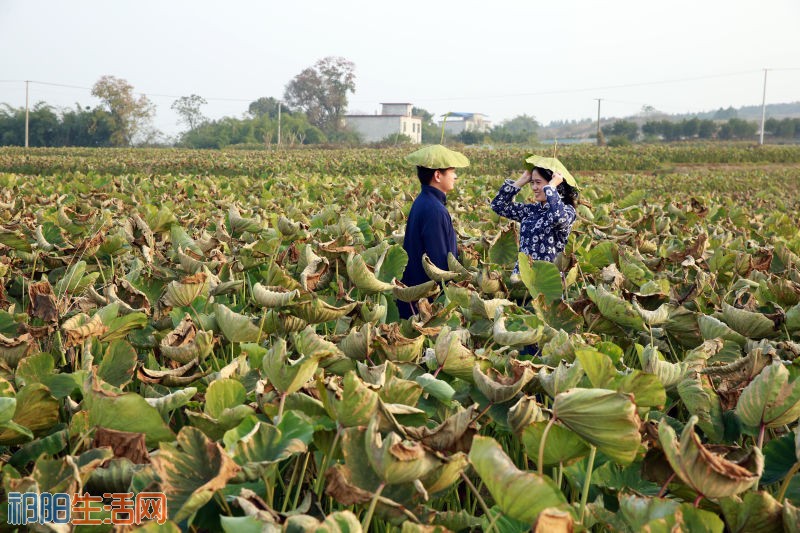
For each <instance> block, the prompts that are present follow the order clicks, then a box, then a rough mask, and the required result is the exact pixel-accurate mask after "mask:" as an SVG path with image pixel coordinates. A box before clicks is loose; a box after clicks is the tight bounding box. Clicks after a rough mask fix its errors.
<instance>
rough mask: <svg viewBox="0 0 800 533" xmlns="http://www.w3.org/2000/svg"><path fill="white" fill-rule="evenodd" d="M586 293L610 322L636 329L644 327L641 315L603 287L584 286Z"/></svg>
mask: <svg viewBox="0 0 800 533" xmlns="http://www.w3.org/2000/svg"><path fill="white" fill-rule="evenodd" d="M586 294H587V295H588V296H589V299H590V300H592V301H593V302H594V303H595V305H596V306H597V309H598V310H599V311H600V314H601V315H603V316H604V317H606V318H608V319H609V320H611V321H612V322H614V323H616V324H619V325H620V326H623V327H627V328H633V329H637V330H638V329H643V328H644V321H643V320H642V317H641V316H640V315H639V313H637V312H636V310H635V309H634V308H633V306H632V305H631V304H630V303H629V302H627V301H626V300H623V299H622V298H620V297H619V296H616V295H614V294H612V293H610V292H608V291H607V290H605V289H604V288H603V287H597V288H595V287H592V286H589V287H587V288H586Z"/></svg>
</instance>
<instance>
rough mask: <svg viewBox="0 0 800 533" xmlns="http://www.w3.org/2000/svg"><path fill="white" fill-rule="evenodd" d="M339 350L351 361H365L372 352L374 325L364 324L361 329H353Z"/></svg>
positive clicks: (341, 343) (342, 341) (341, 342)
mask: <svg viewBox="0 0 800 533" xmlns="http://www.w3.org/2000/svg"><path fill="white" fill-rule="evenodd" d="M339 349H340V350H341V351H342V352H344V354H345V355H346V356H347V357H349V358H350V359H356V360H358V361H363V360H364V359H366V358H367V357H369V356H370V353H371V352H372V325H371V324H364V325H363V326H361V328H360V329H357V328H352V329H351V330H350V333H348V334H347V336H346V337H345V338H343V339H342V340H341V341H340V342H339Z"/></svg>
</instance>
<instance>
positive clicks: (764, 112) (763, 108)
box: [758, 68, 769, 145]
mask: <svg viewBox="0 0 800 533" xmlns="http://www.w3.org/2000/svg"><path fill="white" fill-rule="evenodd" d="M768 70H769V69H766V68H765V69H764V93H763V94H762V95H761V134H760V135H759V136H758V144H759V145H762V144H764V120H765V119H766V117H767V71H768Z"/></svg>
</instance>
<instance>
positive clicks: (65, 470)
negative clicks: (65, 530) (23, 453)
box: [31, 447, 114, 493]
mask: <svg viewBox="0 0 800 533" xmlns="http://www.w3.org/2000/svg"><path fill="white" fill-rule="evenodd" d="M113 456H114V452H113V451H112V450H111V449H109V448H105V447H104V448H94V449H91V450H87V451H85V452H83V453H82V454H80V455H79V456H77V457H75V456H67V457H60V458H56V459H51V458H49V457H40V458H38V459H37V460H36V465H35V466H34V468H33V472H32V473H31V478H33V479H34V480H35V481H36V484H37V485H38V486H39V487H40V490H43V491H45V492H67V493H74V492H73V491H75V490H77V489H78V487H80V486H83V485H85V484H86V483H87V482H88V481H89V476H91V474H92V472H94V471H95V470H96V469H97V468H98V467H99V466H100V465H101V464H102V463H103V462H104V461H106V460H108V459H111V458H112V457H113Z"/></svg>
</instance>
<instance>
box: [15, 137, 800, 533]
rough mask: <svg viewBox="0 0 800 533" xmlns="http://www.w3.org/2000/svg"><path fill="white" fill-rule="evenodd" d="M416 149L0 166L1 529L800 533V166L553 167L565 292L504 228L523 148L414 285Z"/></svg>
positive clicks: (765, 153) (486, 163) (746, 151)
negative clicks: (119, 497)
mask: <svg viewBox="0 0 800 533" xmlns="http://www.w3.org/2000/svg"><path fill="white" fill-rule="evenodd" d="M543 150H544V151H549V150H552V148H545V149H543ZM408 151H410V150H400V149H386V150H367V149H354V150H287V151H271V152H269V151H264V152H237V151H225V152H206V151H196V152H193V151H180V150H145V149H142V150H112V149H105V150H102V149H98V150H89V149H57V150H55V149H53V150H47V149H42V150H36V149H34V150H29V151H24V150H22V149H2V150H0V464H1V465H2V491H3V492H2V493H3V497H2V504H0V513H6V511H7V510H6V507H7V506H6V503H5V502H6V500H7V495H8V494H9V493H12V492H18V493H25V492H33V493H37V492H41V493H44V492H50V493H58V492H66V493H68V494H84V493H89V494H93V495H100V496H102V495H103V494H107V493H134V494H136V493H141V492H163V493H165V494H166V498H167V508H168V521H167V522H166V523H164V524H161V525H159V524H157V523H156V522H148V523H145V524H143V528H144V530H147V529H150V530H153V531H155V530H159V531H160V530H166V531H223V530H224V531H235V532H237V533H240V532H250V531H283V530H285V531H330V532H337V531H351V532H352V531H366V530H371V531H378V532H380V531H403V532H406V531H408V532H416V531H470V530H471V531H502V532H516V531H527V530H530V529H531V528H532V527H534V528H536V529H535V530H536V531H548V532H549V531H584V530H591V531H621V532H634V531H693V532H694V531H700V532H706V531H707V532H722V531H723V530H726V531H732V532H740V531H742V532H743V531H747V532H757V531H764V532H767V531H769V532H773V531H778V532H780V531H786V532H796V531H798V530H800V510H799V509H800V473H798V471H799V470H800V429H798V427H799V426H798V418H800V358H798V356H800V233H799V232H798V225H799V224H800V221H799V217H798V212H800V148H798V147H762V148H758V147H752V146H746V145H716V144H715V145H675V146H666V147H665V146H652V147H647V146H645V147H635V148H619V149H606V148H597V147H585V146H582V147H568V148H566V149H562V150H559V154H558V155H559V157H560V158H561V160H562V161H563V162H564V163H565V164H566V165H567V167H568V168H569V169H570V170H571V171H573V174H574V175H575V176H576V178H577V179H578V182H579V184H580V185H581V198H580V201H581V203H580V205H579V207H578V210H577V211H578V221H577V222H576V225H575V227H574V229H573V232H572V235H571V236H570V240H569V243H568V246H567V250H566V251H565V253H564V254H562V255H560V256H559V257H558V258H557V260H556V261H555V263H548V262H540V261H529V260H528V259H527V258H526V257H525V256H524V255H523V256H521V257H520V256H518V254H517V227H516V223H513V222H510V221H508V220H507V219H501V218H499V217H498V216H497V215H495V214H494V213H493V212H492V211H491V209H490V208H489V201H490V200H491V198H492V197H493V196H494V195H495V193H496V191H497V189H498V188H499V186H500V184H501V183H502V182H503V180H504V179H505V178H510V177H516V175H517V173H518V172H519V171H520V170H521V168H522V161H523V156H524V155H525V153H526V152H527V151H529V150H525V149H523V148H519V149H510V148H509V149H498V150H488V149H482V150H477V149H476V150H465V153H466V155H467V156H469V157H470V159H471V161H472V166H471V167H469V168H467V169H464V170H463V171H461V172H459V178H458V181H457V184H456V190H455V191H454V192H452V193H451V194H450V195H448V201H447V206H448V209H449V211H450V213H451V214H452V216H453V219H454V225H455V228H456V231H457V234H458V237H459V257H458V259H456V258H455V257H452V256H451V257H450V261H449V267H448V270H441V269H439V268H437V267H436V266H434V265H433V264H427V265H426V269H427V271H428V273H429V276H430V277H431V278H432V281H430V282H428V283H425V284H424V285H419V286H412V287H406V286H402V284H401V283H399V281H398V280H399V279H400V278H401V277H402V274H403V271H404V269H405V267H406V264H407V262H408V257H407V255H406V254H405V252H404V250H403V248H402V241H403V236H404V235H403V232H404V226H405V217H406V214H407V213H408V210H409V209H410V206H411V202H412V201H413V198H414V196H415V195H416V192H417V190H418V189H419V182H418V181H417V179H416V177H415V173H414V169H413V168H409V167H406V166H404V165H403V164H402V156H403V155H404V154H405V153H406V152H408ZM527 194H528V193H527V192H523V193H522V195H523V196H525V195H527ZM518 259H519V260H520V270H521V275H520V278H521V281H516V280H514V281H512V279H511V271H512V268H513V266H514V264H515V262H516V261H517V260H518ZM423 297H427V301H423V302H422V303H421V304H420V306H419V313H418V314H417V315H415V316H414V317H412V319H410V320H407V321H406V320H400V319H399V318H398V313H397V307H396V304H395V302H396V301H397V300H404V301H410V300H416V299H419V298H423ZM531 345H537V346H538V348H539V352H538V353H537V352H536V350H535V349H532V348H531V347H530V346H531ZM531 353H537V355H530V354H531ZM106 503H107V502H106ZM96 505H97V506H98V511H97V512H96V513H95V514H94V516H96V517H99V518H101V519H102V518H108V517H109V511H108V510H102V509H100V508H101V507H102V503H98V504H96ZM3 518H4V520H3V523H4V524H5V523H6V519H7V517H6V516H4V517H3ZM6 527H9V526H6ZM61 527H64V526H61ZM85 527H88V526H85ZM103 527H106V528H107V529H108V530H110V529H111V528H112V526H111V525H106V526H97V527H94V528H93V529H92V530H102V528H103ZM78 529H80V527H79V528H78Z"/></svg>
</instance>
